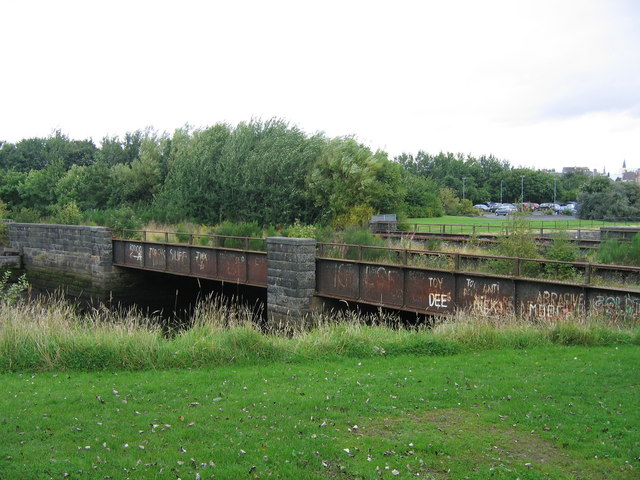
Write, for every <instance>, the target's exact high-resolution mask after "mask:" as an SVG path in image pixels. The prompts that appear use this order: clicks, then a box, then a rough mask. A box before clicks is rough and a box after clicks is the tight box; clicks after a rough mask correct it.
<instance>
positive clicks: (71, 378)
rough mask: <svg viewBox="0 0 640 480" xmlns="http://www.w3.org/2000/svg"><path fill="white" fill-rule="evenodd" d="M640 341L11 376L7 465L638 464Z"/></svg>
mask: <svg viewBox="0 0 640 480" xmlns="http://www.w3.org/2000/svg"><path fill="white" fill-rule="evenodd" d="M638 362H640V348H638V347H637V346H633V345H626V346H625V345H620V346H615V347H614V346H612V347H566V346H552V347H539V348H533V349H529V350H492V351H483V352H477V353H465V354H458V355H452V356H444V357H429V356H399V357H376V358H363V359H357V358H343V359H341V360H334V361H327V362H309V363H304V362H303V363H294V364H287V363H263V364H257V365H245V366H225V367H216V368H208V369H207V368H203V369H194V370H190V369H189V370H168V371H141V372H126V371H119V372H109V371H103V372H98V373H87V372H73V371H70V372H46V373H7V374H3V375H1V376H0V381H1V382H2V393H1V395H0V411H2V417H1V418H2V420H1V422H0V478H2V479H7V480H8V479H12V480H13V479H44V478H55V479H58V478H91V479H94V478H99V479H103V478H113V479H125V478H131V479H147V478H153V479H164V478H167V479H175V478H182V479H198V478H200V479H205V478H233V479H237V478H290V479H299V478H304V479H336V478H339V479H356V478H358V479H360V478H367V479H369V478H370V479H374V478H376V479H377V478H431V479H465V478H469V479H486V478H504V479H516V478H519V479H522V480H524V479H547V478H553V479H574V478H580V479H602V478H608V479H631V478H640V476H639V472H640V461H639V460H640V459H639V458H638V457H639V454H640V431H639V428H640V409H638V389H640V375H639V374H638V370H637V365H638Z"/></svg>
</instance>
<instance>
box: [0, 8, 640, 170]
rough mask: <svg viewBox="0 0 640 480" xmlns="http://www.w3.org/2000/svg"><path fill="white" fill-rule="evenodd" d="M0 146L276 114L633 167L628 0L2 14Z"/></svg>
mask: <svg viewBox="0 0 640 480" xmlns="http://www.w3.org/2000/svg"><path fill="white" fill-rule="evenodd" d="M0 18H1V19H2V22H1V25H2V26H1V27H0V52H1V60H2V63H1V65H2V67H1V70H0V140H6V141H10V142H16V141H18V140H20V139H22V138H29V137H34V136H48V135H50V134H51V133H52V132H53V131H54V130H57V129H59V130H61V131H62V132H63V133H65V134H67V135H68V136H70V137H71V138H74V139H85V138H92V139H93V140H94V141H95V142H96V143H99V141H100V140H101V139H102V138H103V137H104V136H106V135H109V136H115V135H119V136H123V135H124V133H125V132H127V131H133V130H137V129H143V128H145V127H147V126H153V127H155V128H156V129H157V130H158V131H160V132H164V131H167V132H172V131H173V130H174V129H175V128H178V127H181V126H183V125H185V124H187V123H188V124H190V125H192V126H195V127H205V126H208V125H213V124H215V123H218V122H227V123H230V124H232V125H235V124H237V123H238V122H241V121H248V120H250V119H251V118H262V119H267V118H271V117H279V118H283V119H285V120H287V121H289V122H290V123H291V124H292V125H297V126H299V127H300V128H301V129H303V130H304V131H306V132H307V133H315V132H317V131H323V132H325V133H326V134H327V135H329V136H332V137H333V136H341V135H355V136H356V137H357V138H358V139H359V140H360V141H362V142H363V143H365V144H367V145H368V146H370V147H371V148H372V149H374V150H375V149H382V150H384V151H386V152H388V153H389V155H390V156H391V157H393V156H395V155H398V154H400V153H402V152H407V153H416V152H417V151H418V150H424V151H427V152H429V153H438V152H439V151H450V152H454V153H457V152H461V153H464V154H472V155H482V154H487V155H488V154H493V155H495V156H496V157H498V158H501V159H505V160H508V161H509V163H511V164H512V165H513V166H520V165H522V166H530V167H535V168H556V169H561V168H562V167H563V166H587V167H590V168H596V169H598V170H602V169H603V168H604V167H606V169H607V171H609V172H616V171H618V170H620V168H621V166H622V162H623V160H626V163H627V167H629V168H634V169H635V168H640V1H638V0H504V1H503V0H482V1H477V0H468V1H465V0H447V1H429V0H424V1H403V0H393V1H390V0H388V1H372V0H367V1H350V0H341V1H332V0H322V1H315V0H313V1H312V0H307V1H305V0H292V1H278V0H255V1H254V0H246V1H243V0H234V1H215V0H210V1H196V0H193V1H192V0H181V1H171V2H169V1H159V0H153V1H146V0H144V1H143V0H140V1H137V0H127V1H119V0H116V1H114V0H110V1H102V0H100V1H98V0H91V1H87V0H82V1H65V0H58V1H50V0H47V1H30V0H0Z"/></svg>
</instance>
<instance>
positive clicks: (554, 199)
mask: <svg viewBox="0 0 640 480" xmlns="http://www.w3.org/2000/svg"><path fill="white" fill-rule="evenodd" d="M557 181H558V179H557V178H555V177H554V179H553V204H554V205H555V203H556V182H557Z"/></svg>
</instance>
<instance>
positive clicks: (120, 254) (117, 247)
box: [113, 240, 125, 265]
mask: <svg viewBox="0 0 640 480" xmlns="http://www.w3.org/2000/svg"><path fill="white" fill-rule="evenodd" d="M124 251H125V245H124V242H121V241H116V240H114V242H113V263H115V264H119V265H124Z"/></svg>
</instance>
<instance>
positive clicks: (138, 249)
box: [123, 242, 144, 268]
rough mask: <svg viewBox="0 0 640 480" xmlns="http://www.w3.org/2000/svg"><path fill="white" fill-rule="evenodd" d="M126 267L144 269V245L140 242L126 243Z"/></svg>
mask: <svg viewBox="0 0 640 480" xmlns="http://www.w3.org/2000/svg"><path fill="white" fill-rule="evenodd" d="M123 263H124V264H125V265H132V266H135V267H140V268H142V267H144V245H143V244H142V243H139V242H125V255H124V262H123Z"/></svg>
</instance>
